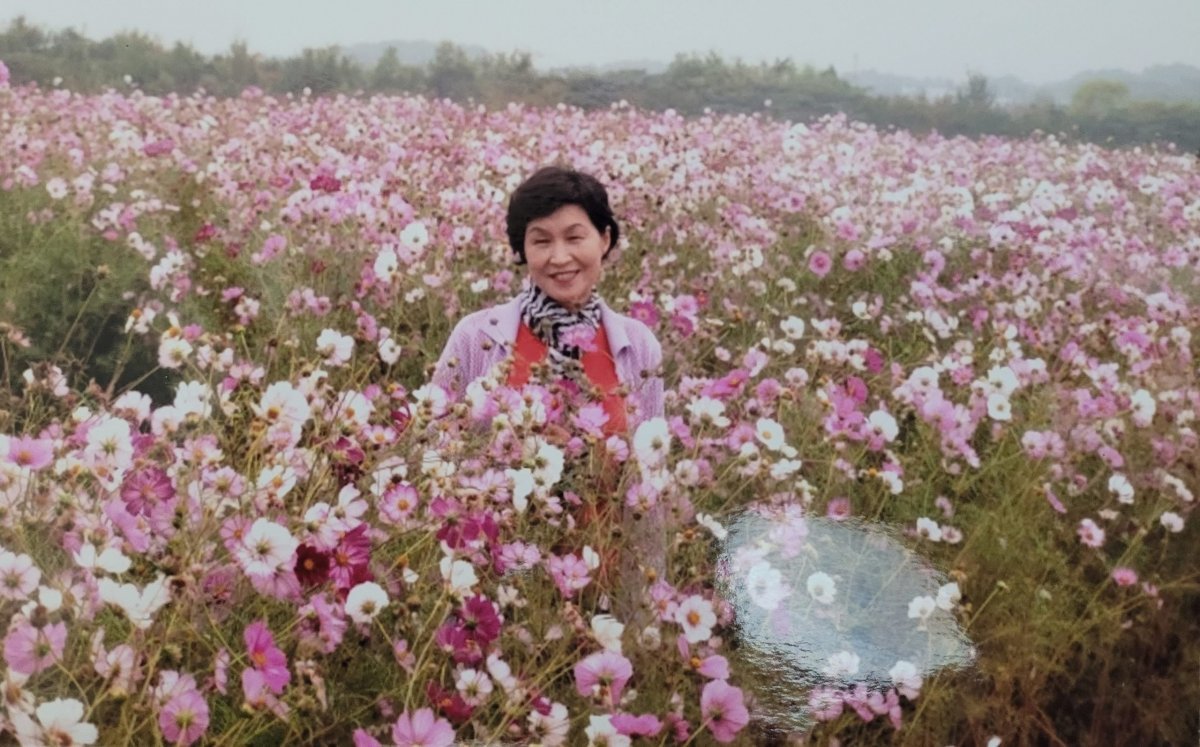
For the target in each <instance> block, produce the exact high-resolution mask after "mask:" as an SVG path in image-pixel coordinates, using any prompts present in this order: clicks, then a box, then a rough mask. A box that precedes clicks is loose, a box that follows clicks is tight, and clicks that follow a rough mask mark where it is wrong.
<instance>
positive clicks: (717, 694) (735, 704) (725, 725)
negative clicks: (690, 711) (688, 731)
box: [700, 680, 750, 744]
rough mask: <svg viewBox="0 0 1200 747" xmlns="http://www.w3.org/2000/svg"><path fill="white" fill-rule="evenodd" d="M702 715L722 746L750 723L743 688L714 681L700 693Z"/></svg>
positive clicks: (723, 681) (721, 681)
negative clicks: (743, 699) (743, 698)
mask: <svg viewBox="0 0 1200 747" xmlns="http://www.w3.org/2000/svg"><path fill="white" fill-rule="evenodd" d="M700 713H701V715H702V716H703V717H704V721H705V723H706V724H707V725H708V730H709V731H711V732H712V734H713V738H715V739H716V740H717V741H718V742H721V743H722V744H724V743H726V742H732V741H733V737H734V735H735V734H737V733H738V732H739V731H741V730H742V729H743V728H745V726H746V724H748V723H750V712H749V711H747V710H746V705H745V703H744V702H743V701H742V691H741V688H737V687H734V686H733V685H730V684H729V683H728V682H726V681H725V680H713V681H712V682H710V683H708V684H707V685H705V686H704V690H703V691H702V692H701V693H700Z"/></svg>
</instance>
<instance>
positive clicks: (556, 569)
mask: <svg viewBox="0 0 1200 747" xmlns="http://www.w3.org/2000/svg"><path fill="white" fill-rule="evenodd" d="M546 566H547V568H548V570H549V571H550V577H551V578H552V579H554V585H555V586H557V587H558V591H559V593H561V594H562V595H563V596H564V597H567V598H570V597H573V596H575V592H577V591H579V590H580V589H582V588H583V587H585V586H587V585H588V584H589V583H591V580H592V579H591V577H590V576H588V567H587V563H585V562H584V561H583V560H581V559H580V558H578V557H576V556H575V554H574V553H568V554H567V555H561V556H560V555H551V556H550V559H549V560H547V561H546Z"/></svg>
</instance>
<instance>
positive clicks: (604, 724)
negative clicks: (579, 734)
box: [583, 715, 633, 747]
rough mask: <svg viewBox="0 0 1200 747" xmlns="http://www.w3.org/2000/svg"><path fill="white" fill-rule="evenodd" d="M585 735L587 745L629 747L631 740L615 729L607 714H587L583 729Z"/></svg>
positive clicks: (594, 746) (593, 746) (590, 746)
mask: <svg viewBox="0 0 1200 747" xmlns="http://www.w3.org/2000/svg"><path fill="white" fill-rule="evenodd" d="M583 733H584V734H586V735H587V739H588V741H587V745H588V747H601V745H603V747H629V745H631V744H633V740H631V739H630V738H629V737H627V736H625V735H624V734H622V733H620V732H619V731H617V727H615V726H613V725H612V721H611V719H610V717H609V716H607V715H605V716H588V726H587V728H586V729H584V730H583Z"/></svg>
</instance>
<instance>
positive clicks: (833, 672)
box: [823, 651, 861, 679]
mask: <svg viewBox="0 0 1200 747" xmlns="http://www.w3.org/2000/svg"><path fill="white" fill-rule="evenodd" d="M860 661H861V660H860V659H859V656H858V654H856V653H854V652H852V651H838V652H837V653H836V654H832V655H830V657H829V663H828V664H826V665H825V669H824V670H823V671H824V673H825V675H826V676H829V677H837V678H839V679H840V678H842V677H853V676H854V675H856V674H858V665H859V663H860Z"/></svg>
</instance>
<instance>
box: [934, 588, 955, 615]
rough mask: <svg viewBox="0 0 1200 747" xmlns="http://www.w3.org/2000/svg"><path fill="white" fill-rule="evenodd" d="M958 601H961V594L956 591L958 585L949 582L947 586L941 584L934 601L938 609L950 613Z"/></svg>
mask: <svg viewBox="0 0 1200 747" xmlns="http://www.w3.org/2000/svg"><path fill="white" fill-rule="evenodd" d="M960 600H962V592H960V591H959V590H958V583H957V582H955V581H951V582H950V583H948V584H943V585H942V586H941V587H940V588H939V589H938V592H937V599H936V600H934V601H935V603H936V604H937V606H938V609H941V610H946V611H947V612H950V611H953V609H954V608H955V607H956V606H957V605H958V603H959V601H960Z"/></svg>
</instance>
